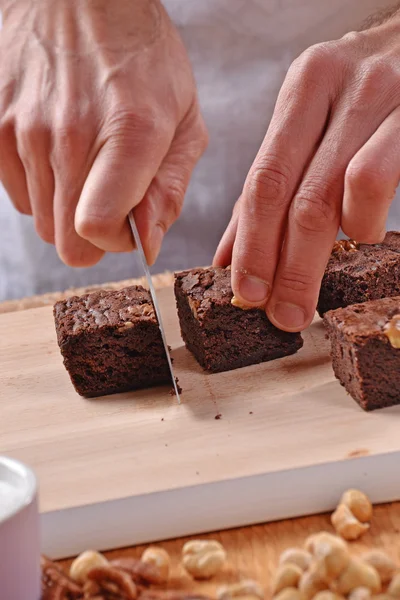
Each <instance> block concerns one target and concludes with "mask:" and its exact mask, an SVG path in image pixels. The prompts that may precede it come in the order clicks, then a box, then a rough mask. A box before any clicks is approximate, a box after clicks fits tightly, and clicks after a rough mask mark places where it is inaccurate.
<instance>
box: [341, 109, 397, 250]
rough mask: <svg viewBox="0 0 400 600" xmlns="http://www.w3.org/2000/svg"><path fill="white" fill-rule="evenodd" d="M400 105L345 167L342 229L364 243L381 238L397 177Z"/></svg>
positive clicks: (378, 240)
mask: <svg viewBox="0 0 400 600" xmlns="http://www.w3.org/2000/svg"><path fill="white" fill-rule="evenodd" d="M399 156H400V109H396V110H395V111H393V112H392V113H391V114H390V115H389V116H388V117H387V118H386V119H385V121H384V122H383V123H382V125H381V126H380V127H379V128H378V130H377V131H376V132H375V133H374V134H373V135H372V136H371V138H370V139H369V140H368V141H367V142H366V144H365V145H364V146H363V147H362V148H361V150H359V152H357V154H356V155H355V156H354V158H353V159H352V160H351V161H350V164H349V166H348V168H347V171H346V176H345V192H344V200H343V209H342V223H341V225H342V229H343V231H344V232H345V234H346V235H348V236H349V237H350V238H353V239H355V240H357V241H358V242H364V243H366V244H376V243H379V242H381V241H382V240H383V238H384V237H385V232H386V221H387V217H388V212H389V208H390V205H391V203H392V200H393V197H394V195H395V192H396V188H397V186H398V184H399V180H400V159H399Z"/></svg>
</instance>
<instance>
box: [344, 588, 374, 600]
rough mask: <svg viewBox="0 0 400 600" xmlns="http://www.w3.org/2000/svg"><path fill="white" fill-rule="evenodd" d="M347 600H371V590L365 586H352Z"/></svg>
mask: <svg viewBox="0 0 400 600" xmlns="http://www.w3.org/2000/svg"><path fill="white" fill-rule="evenodd" d="M349 600H371V590H370V589H369V588H366V587H357V588H354V590H352V591H351V592H350V594H349Z"/></svg>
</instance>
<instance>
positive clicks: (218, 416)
mask: <svg viewBox="0 0 400 600" xmlns="http://www.w3.org/2000/svg"><path fill="white" fill-rule="evenodd" d="M221 417H222V415H221V413H218V414H217V415H215V419H216V420H217V421H219V420H220V418H221Z"/></svg>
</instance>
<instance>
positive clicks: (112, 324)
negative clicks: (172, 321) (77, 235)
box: [54, 286, 171, 397]
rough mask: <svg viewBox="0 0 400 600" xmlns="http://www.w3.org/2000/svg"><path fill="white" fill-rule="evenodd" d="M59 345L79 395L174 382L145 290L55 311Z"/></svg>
mask: <svg viewBox="0 0 400 600" xmlns="http://www.w3.org/2000/svg"><path fill="white" fill-rule="evenodd" d="M54 318H55V324H56V331H57V338H58V344H59V346H60V349H61V354H62V356H63V358H64V365H65V367H66V369H67V371H68V373H69V375H70V377H71V380H72V383H73V384H74V386H75V389H76V391H77V392H78V393H79V394H80V395H81V396H86V397H93V396H102V395H105V394H114V393H116V392H123V391H128V390H133V389H139V388H144V387H150V386H153V385H158V384H163V383H169V382H170V381H171V378H170V374H169V369H168V363H167V359H166V356H165V352H164V346H163V342H162V338H161V334H160V330H159V327H158V321H157V317H156V315H155V312H154V307H153V304H152V301H151V297H150V294H149V292H148V291H147V290H145V289H144V288H142V287H141V286H132V287H128V288H125V289H123V290H119V291H110V292H105V291H100V292H94V293H92V294H85V295H84V296H80V297H78V296H73V297H72V298H69V299H68V300H63V301H61V302H57V303H56V304H55V306H54Z"/></svg>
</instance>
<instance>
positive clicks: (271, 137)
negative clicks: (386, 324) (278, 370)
mask: <svg viewBox="0 0 400 600" xmlns="http://www.w3.org/2000/svg"><path fill="white" fill-rule="evenodd" d="M399 157H400V17H397V16H394V17H393V18H392V19H391V20H390V21H388V22H386V23H385V24H382V25H380V26H377V27H374V28H372V29H369V30H367V31H362V32H359V33H350V34H348V35H346V36H344V37H343V38H342V39H341V40H338V41H334V42H329V43H323V44H319V45H317V46H313V47H312V48H309V49H308V50H307V51H306V52H304V54H302V55H301V56H300V57H299V58H298V59H297V60H296V61H295V62H294V63H293V64H292V66H291V67H290V69H289V72H288V74H287V77H286V80H285V82H284V84H283V86H282V89H281V91H280V94H279V97H278V100H277V104H276V108H275V112H274V115H273V118H272V120H271V123H270V126H269V129H268V132H267V134H266V137H265V139H264V141H263V144H262V146H261V148H260V151H259V153H258V155H257V157H256V159H255V161H254V163H253V165H252V167H251V169H250V172H249V174H248V177H247V179H246V182H245V185H244V189H243V193H242V196H241V198H240V199H239V201H238V202H237V204H236V206H235V209H234V211H233V217H232V220H231V222H230V224H229V226H228V228H227V230H226V232H225V234H224V237H223V239H222V241H221V243H220V246H219V248H218V250H217V253H216V256H215V259H214V263H215V264H220V265H226V264H229V263H231V264H232V286H233V292H234V294H235V296H236V297H237V298H238V299H239V300H240V301H241V302H242V303H244V304H247V305H250V306H251V305H263V306H265V305H266V311H267V315H268V317H269V318H270V320H271V321H272V322H273V323H274V324H275V325H276V326H277V327H279V328H281V329H283V330H286V331H300V330H302V329H304V328H305V327H307V326H308V325H309V324H310V322H311V321H312V319H313V316H314V312H315V307H316V303H317V299H318V294H319V289H320V284H321V279H322V277H323V273H324V269H325V266H326V263H327V261H328V259H329V256H330V253H331V249H332V245H333V243H334V240H335V238H336V235H337V232H338V228H339V225H341V227H342V228H343V230H344V232H345V233H346V234H347V235H348V236H349V237H351V238H354V239H356V240H357V241H359V242H364V243H378V242H381V241H382V239H383V237H384V235H385V222H386V218H387V214H388V210H389V206H390V204H391V201H392V199H393V196H394V194H395V190H396V187H397V184H398V182H399V178H400V158H399Z"/></svg>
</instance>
